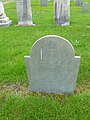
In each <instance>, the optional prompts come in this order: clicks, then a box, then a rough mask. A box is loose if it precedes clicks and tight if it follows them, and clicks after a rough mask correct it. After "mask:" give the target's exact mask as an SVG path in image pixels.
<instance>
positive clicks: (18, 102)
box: [0, 0, 90, 120]
mask: <svg viewBox="0 0 90 120" xmlns="http://www.w3.org/2000/svg"><path fill="white" fill-rule="evenodd" d="M87 1H88V3H89V6H90V1H89V0H87ZM31 2H32V13H33V22H34V24H36V26H35V27H17V26H16V25H17V13H16V6H15V2H12V3H9V4H6V5H4V6H5V11H6V14H7V16H8V17H9V18H10V19H11V20H12V21H13V25H11V26H10V27H8V28H0V90H1V91H0V107H1V111H0V120H89V119H90V115H89V114H90V110H89V108H90V40H89V39H90V28H88V27H87V26H90V7H89V10H88V13H86V14H83V13H82V12H81V7H78V6H75V3H74V2H71V16H70V17H71V18H70V26H68V27H61V26H54V20H53V11H54V10H53V2H52V1H51V2H49V4H48V6H46V7H40V5H39V2H38V0H35V1H34V0H31ZM84 2H85V0H84ZM50 34H51V35H52V34H55V35H58V36H62V37H64V38H66V39H67V40H69V41H70V42H71V44H72V45H73V46H74V49H75V55H78V56H81V60H80V69H79V74H78V79H77V88H76V90H75V93H74V94H73V95H70V96H67V95H62V94H60V95H55V94H44V93H29V92H28V81H27V73H26V66H25V62H24V56H26V55H30V49H31V47H32V45H33V43H34V42H35V41H36V40H37V39H39V38H40V37H42V36H44V35H50Z"/></svg>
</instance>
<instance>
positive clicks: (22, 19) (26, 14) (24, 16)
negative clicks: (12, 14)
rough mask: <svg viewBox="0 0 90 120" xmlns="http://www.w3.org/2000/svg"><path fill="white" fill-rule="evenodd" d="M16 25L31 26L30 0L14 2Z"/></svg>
mask: <svg viewBox="0 0 90 120" xmlns="http://www.w3.org/2000/svg"><path fill="white" fill-rule="evenodd" d="M16 6H17V15H18V25H22V26H24V25H33V22H32V11H31V3H30V0H16Z"/></svg>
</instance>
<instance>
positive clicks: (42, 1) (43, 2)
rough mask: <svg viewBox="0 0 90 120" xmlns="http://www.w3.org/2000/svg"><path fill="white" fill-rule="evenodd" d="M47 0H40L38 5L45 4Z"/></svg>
mask: <svg viewBox="0 0 90 120" xmlns="http://www.w3.org/2000/svg"><path fill="white" fill-rule="evenodd" d="M47 4H48V0H40V5H41V6H47Z"/></svg>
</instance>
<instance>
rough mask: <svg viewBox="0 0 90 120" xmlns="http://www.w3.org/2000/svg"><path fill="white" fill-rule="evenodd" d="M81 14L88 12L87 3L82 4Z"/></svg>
mask: <svg viewBox="0 0 90 120" xmlns="http://www.w3.org/2000/svg"><path fill="white" fill-rule="evenodd" d="M82 12H83V13H86V12H88V2H85V3H84V5H83V7H82Z"/></svg>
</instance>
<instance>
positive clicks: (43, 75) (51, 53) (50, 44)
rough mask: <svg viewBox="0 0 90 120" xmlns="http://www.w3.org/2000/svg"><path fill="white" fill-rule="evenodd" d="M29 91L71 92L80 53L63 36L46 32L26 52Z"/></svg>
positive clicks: (74, 83)
mask: <svg viewBox="0 0 90 120" xmlns="http://www.w3.org/2000/svg"><path fill="white" fill-rule="evenodd" d="M25 62H26V68H27V73H28V79H29V83H30V91H36V92H48V93H73V92H74V89H75V86H76V79H77V74H78V68H79V62H80V57H79V56H74V48H73V46H72V45H71V44H70V42H68V41H67V40H66V39H65V38H62V37H59V36H55V35H48V36H45V37H42V38H40V39H39V40H38V41H36V42H35V43H34V45H33V46H32V49H31V54H30V56H25Z"/></svg>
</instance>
